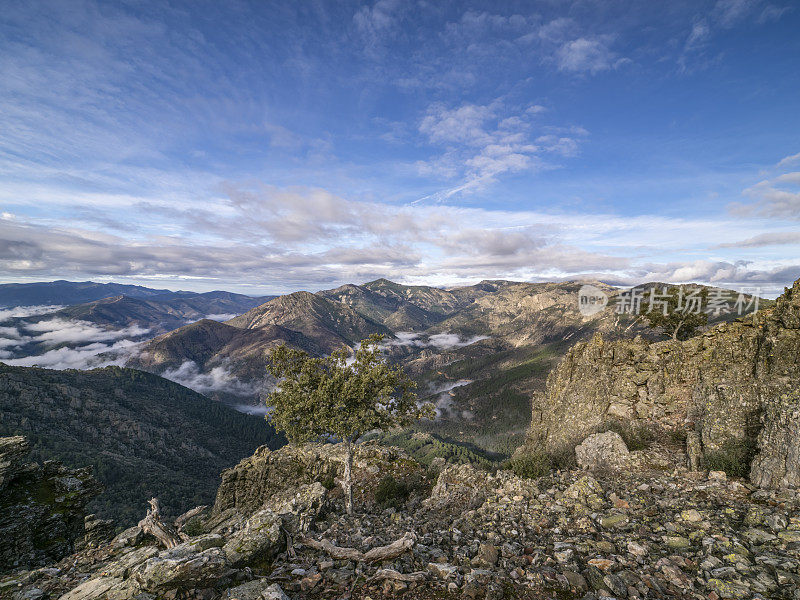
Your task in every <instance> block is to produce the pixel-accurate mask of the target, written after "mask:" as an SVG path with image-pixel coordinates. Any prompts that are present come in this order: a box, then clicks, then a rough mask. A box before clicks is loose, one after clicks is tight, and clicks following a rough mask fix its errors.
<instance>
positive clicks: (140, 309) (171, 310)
mask: <svg viewBox="0 0 800 600" xmlns="http://www.w3.org/2000/svg"><path fill="white" fill-rule="evenodd" d="M270 298H271V297H269V296H268V297H262V298H253V297H251V296H244V295H242V294H232V293H230V292H207V293H203V294H195V293H190V294H185V293H177V294H176V293H170V294H159V295H156V296H151V297H149V298H135V297H130V296H115V297H112V298H104V299H102V300H95V301H93V302H87V303H85V304H76V305H74V306H69V307H67V308H64V309H61V310H59V311H57V312H54V313H49V314H48V315H46V317H45V316H39V317H37V319H39V320H41V319H44V318H53V317H58V318H62V319H71V320H78V321H88V322H89V323H94V324H95V325H101V326H106V327H128V326H130V325H138V326H139V327H145V328H149V329H151V330H152V331H153V332H156V333H157V332H160V331H161V332H163V331H171V330H173V329H177V328H178V327H181V326H183V325H185V324H186V323H187V321H197V320H199V319H204V318H206V317H209V316H217V317H218V320H219V319H223V320H227V319H230V318H231V317H232V316H234V315H238V314H241V313H243V312H246V311H248V310H250V309H251V308H253V307H254V306H258V305H260V304H262V303H264V302H266V301H267V300H269V299H270Z"/></svg>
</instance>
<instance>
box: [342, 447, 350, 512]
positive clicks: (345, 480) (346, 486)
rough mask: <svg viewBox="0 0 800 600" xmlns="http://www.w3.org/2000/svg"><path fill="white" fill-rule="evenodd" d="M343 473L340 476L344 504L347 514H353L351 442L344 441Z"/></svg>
mask: <svg viewBox="0 0 800 600" xmlns="http://www.w3.org/2000/svg"><path fill="white" fill-rule="evenodd" d="M344 452H345V455H344V475H343V477H342V490H343V491H344V506H345V509H346V510H347V514H348V515H352V514H353V442H352V441H351V440H350V439H345V441H344Z"/></svg>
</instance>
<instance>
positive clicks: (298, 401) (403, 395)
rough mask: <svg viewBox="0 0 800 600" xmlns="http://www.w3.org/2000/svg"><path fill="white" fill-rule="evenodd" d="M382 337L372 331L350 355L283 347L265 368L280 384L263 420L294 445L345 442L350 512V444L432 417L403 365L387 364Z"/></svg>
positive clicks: (344, 350) (345, 483)
mask: <svg viewBox="0 0 800 600" xmlns="http://www.w3.org/2000/svg"><path fill="white" fill-rule="evenodd" d="M382 340H383V336H382V335H380V334H375V335H372V336H370V337H369V338H367V339H365V340H363V341H362V342H361V343H360V345H359V346H358V348H356V350H355V352H354V353H351V350H350V349H349V348H346V347H343V348H340V349H339V350H336V351H334V352H333V353H332V354H330V355H329V356H324V357H320V358H318V357H312V356H309V355H308V354H307V353H306V352H303V351H302V350H295V349H291V348H288V347H286V346H285V345H282V346H279V347H278V348H276V349H275V350H273V352H272V355H271V357H270V359H271V360H270V365H269V371H270V373H271V374H272V375H273V376H275V377H276V378H278V380H279V382H278V387H277V388H276V389H275V390H274V391H273V392H272V393H271V394H270V395H269V397H268V399H267V404H268V405H269V406H271V408H272V411H271V412H270V413H269V415H268V416H267V419H268V420H269V421H270V423H271V424H272V425H273V426H274V427H275V428H276V429H278V430H280V431H283V432H285V433H286V436H287V437H288V438H289V440H290V441H292V442H293V443H301V442H305V441H310V440H315V439H319V438H321V437H334V438H338V439H340V440H342V441H343V442H344V445H345V451H346V462H345V470H344V480H343V483H342V485H343V488H344V491H345V496H346V502H347V510H348V512H352V484H351V475H350V471H351V467H352V461H353V444H354V443H355V442H356V441H357V440H358V438H360V437H361V436H362V435H364V434H365V433H367V432H370V431H373V430H382V431H385V430H387V429H390V428H392V427H397V426H404V425H408V424H410V423H411V422H412V421H414V420H416V419H419V418H423V417H427V418H433V415H434V411H433V407H432V406H431V405H430V404H422V405H420V404H419V403H418V402H417V396H416V394H415V393H414V387H415V383H414V382H413V381H411V380H410V379H409V378H408V376H407V375H406V373H405V371H403V369H402V367H399V366H392V365H390V364H389V363H388V361H387V360H386V358H385V357H384V355H383V352H382V349H381V341H382Z"/></svg>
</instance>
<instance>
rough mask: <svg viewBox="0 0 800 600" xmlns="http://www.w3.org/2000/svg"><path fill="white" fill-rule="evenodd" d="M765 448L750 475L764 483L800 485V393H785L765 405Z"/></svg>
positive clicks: (761, 444) (762, 441)
mask: <svg viewBox="0 0 800 600" xmlns="http://www.w3.org/2000/svg"><path fill="white" fill-rule="evenodd" d="M758 445H759V447H760V448H761V452H760V453H759V454H758V456H756V458H755V460H754V461H753V466H752V469H751V471H750V479H751V480H752V481H753V483H755V484H756V485H758V486H761V487H800V395H799V394H798V393H797V392H795V393H793V394H785V395H783V396H781V397H780V398H779V399H777V400H775V401H773V402H771V403H770V404H769V405H767V406H766V407H765V409H764V428H763V429H762V430H761V433H760V434H759V436H758Z"/></svg>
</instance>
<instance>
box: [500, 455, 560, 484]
mask: <svg viewBox="0 0 800 600" xmlns="http://www.w3.org/2000/svg"><path fill="white" fill-rule="evenodd" d="M552 468H553V459H552V456H550V455H549V454H547V453H545V452H535V453H533V454H525V455H523V456H519V457H517V458H513V459H511V460H510V461H509V462H508V469H509V470H511V471H512V472H513V473H514V474H515V475H516V476H517V477H523V478H525V479H536V478H538V477H544V476H545V475H547V474H548V473H550V471H551V470H552Z"/></svg>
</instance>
